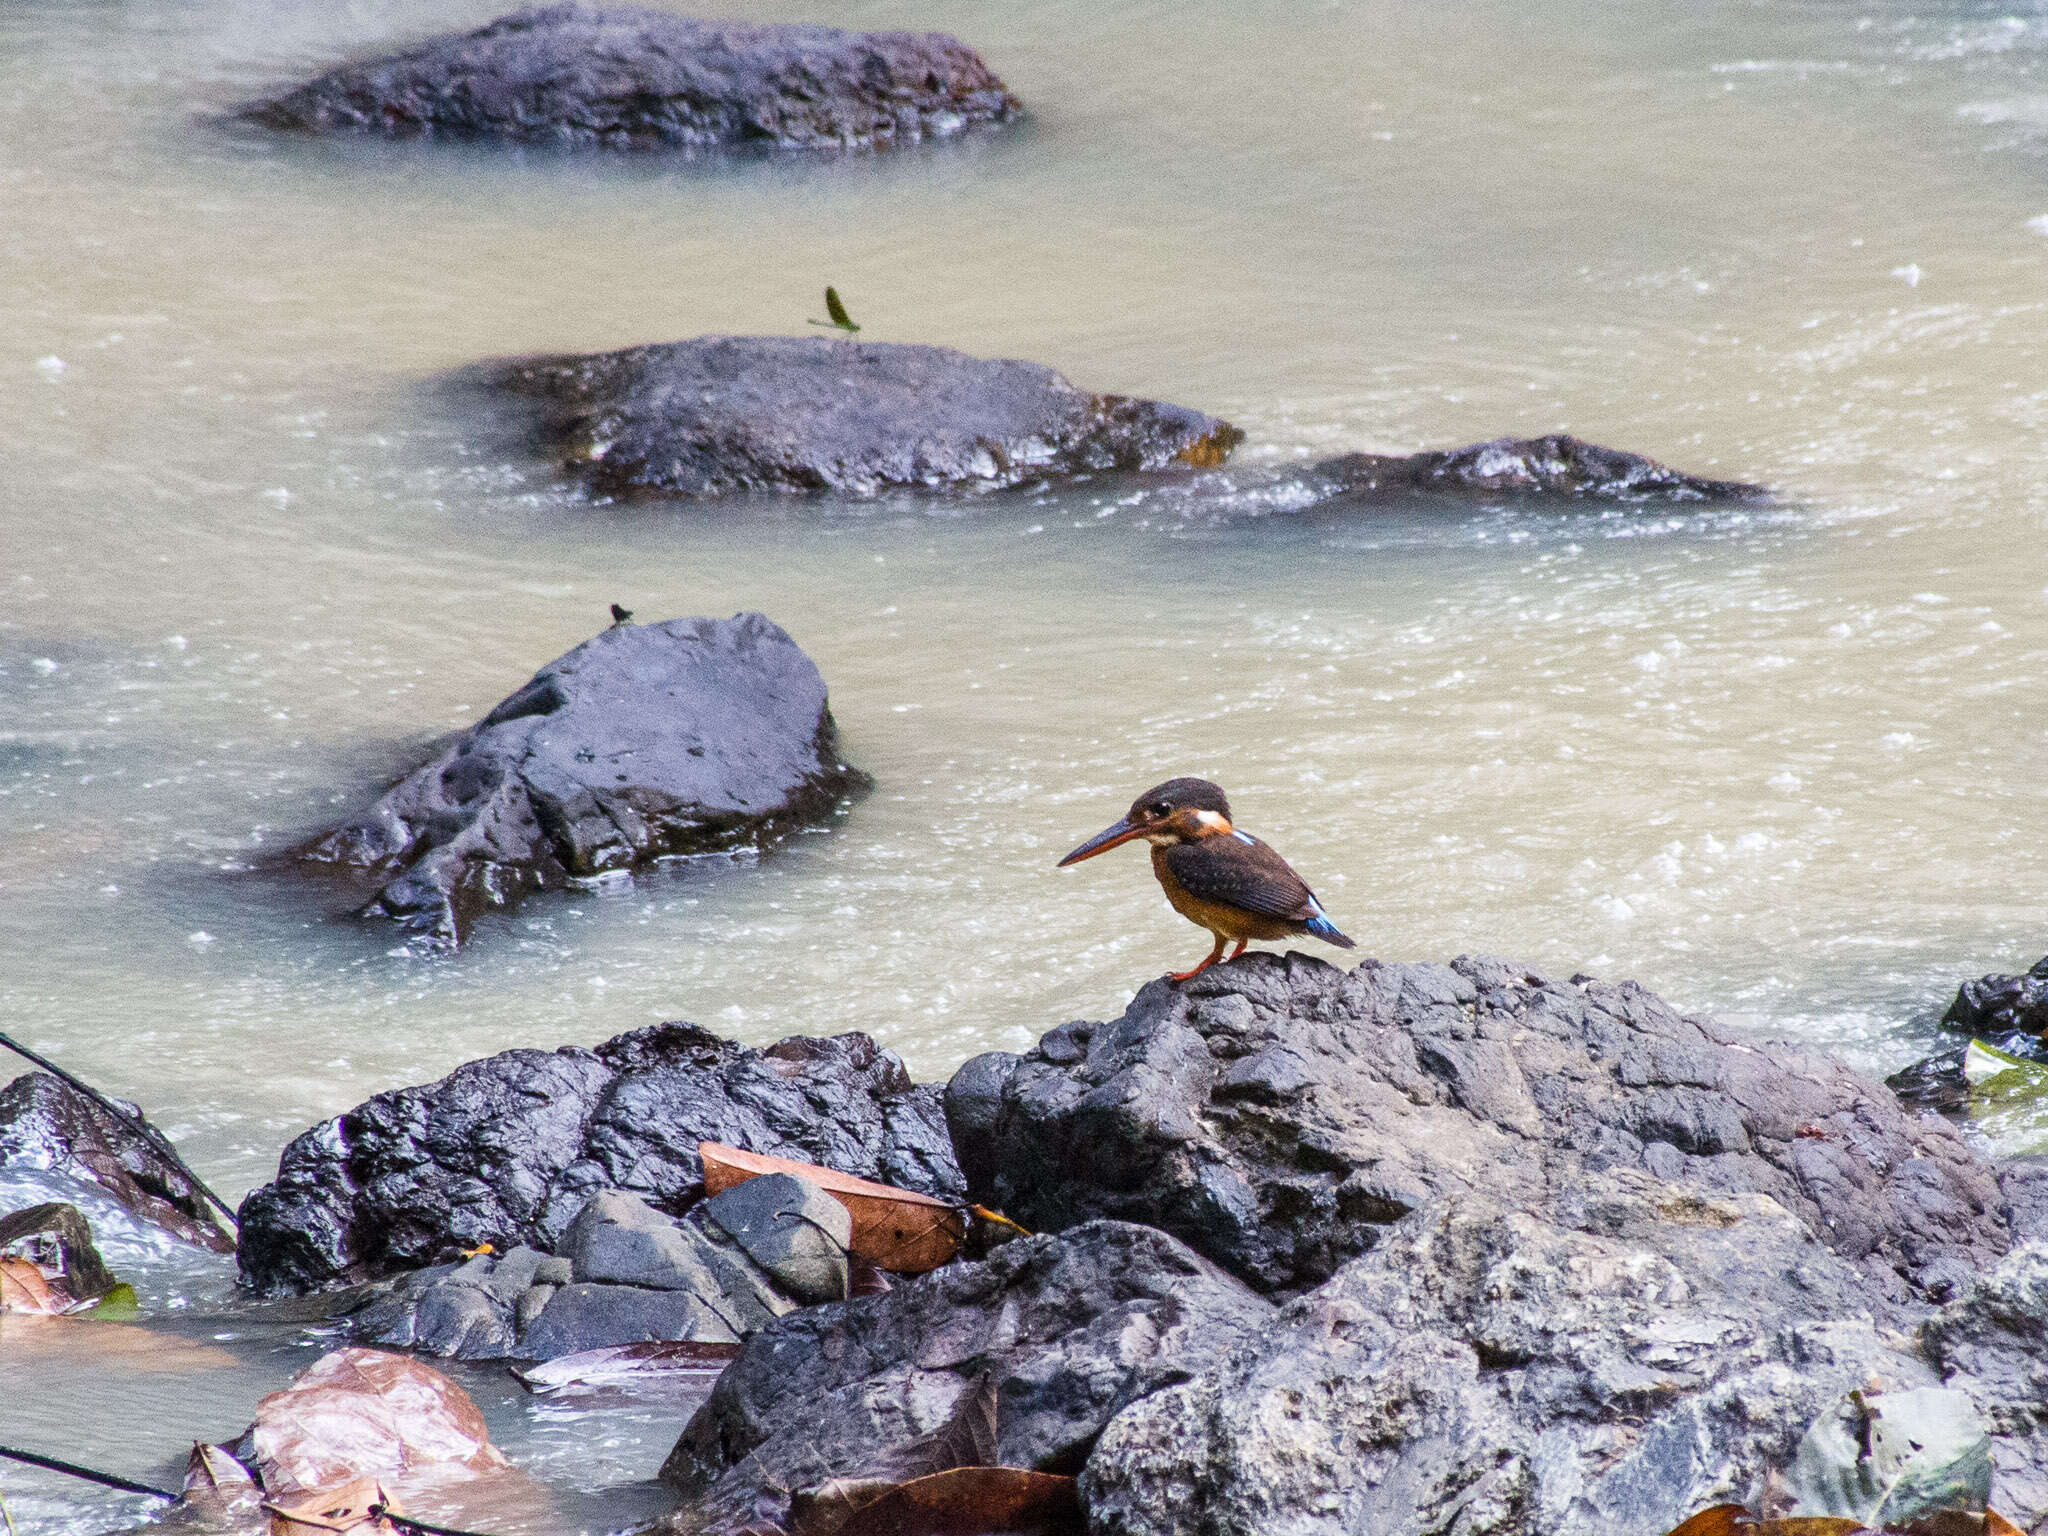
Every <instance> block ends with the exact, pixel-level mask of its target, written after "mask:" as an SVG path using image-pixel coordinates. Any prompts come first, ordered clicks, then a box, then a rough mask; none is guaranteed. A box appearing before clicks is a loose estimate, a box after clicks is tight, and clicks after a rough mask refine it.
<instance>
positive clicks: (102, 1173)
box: [0, 1072, 235, 1253]
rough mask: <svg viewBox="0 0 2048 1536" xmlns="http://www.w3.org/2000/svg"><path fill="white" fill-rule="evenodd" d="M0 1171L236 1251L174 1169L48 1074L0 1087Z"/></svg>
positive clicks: (138, 1138) (223, 1250) (28, 1075)
mask: <svg viewBox="0 0 2048 1536" xmlns="http://www.w3.org/2000/svg"><path fill="white" fill-rule="evenodd" d="M115 1102H116V1103H122V1102H124V1101H121V1100H116V1101H115ZM126 1107H127V1108H128V1109H130V1110H133V1111H134V1112H135V1113H136V1114H137V1115H138V1116H139V1115H140V1114H141V1111H140V1110H139V1109H136V1107H135V1106H134V1105H133V1104H127V1105H126ZM0 1165H4V1166H7V1167H10V1168H16V1169H26V1168H34V1169H38V1170H42V1171H47V1172H51V1173H56V1174H59V1175H61V1176H62V1177H63V1178H65V1179H67V1180H69V1181H71V1182H72V1183H77V1184H84V1185H86V1186H88V1187H91V1188H94V1189H97V1190H100V1191H103V1192H104V1193H105V1194H106V1195H107V1196H109V1197H111V1198H112V1199H113V1200H114V1201H115V1202H116V1203H117V1204H119V1205H120V1206H121V1208H122V1209H124V1210H126V1211H127V1212H128V1213H129V1214H131V1215H133V1216H135V1217H137V1218H139V1219H140V1220H142V1221H145V1222H147V1223H149V1224H150V1225H152V1226H156V1227H160V1228H162V1229H163V1230H164V1231H166V1232H169V1233H171V1234H172V1235H173V1236H176V1237H179V1238H182V1239H184V1240H185V1241H186V1242H189V1243H197V1244H199V1245H201V1246H202V1247H206V1248H211V1249H213V1250H214V1251H215V1252H217V1253H228V1252H231V1251H232V1250H233V1248H234V1246H235V1240H234V1238H232V1237H231V1236H229V1235H228V1233H227V1232H226V1231H224V1230H223V1229H222V1227H221V1224H220V1222H219V1221H218V1220H216V1219H215V1217H214V1215H213V1211H212V1208H211V1207H210V1206H208V1205H207V1203H206V1198H205V1196H203V1195H201V1194H200V1193H199V1191H198V1189H196V1188H195V1187H194V1186H193V1184H192V1181H191V1180H190V1179H188V1178H187V1177H186V1176H185V1174H184V1173H183V1172H182V1171H181V1170H180V1169H179V1168H178V1166H177V1165H176V1164H175V1163H173V1162H172V1161H171V1160H170V1159H169V1158H167V1157H165V1156H164V1155H163V1153H162V1152H160V1151H158V1150H157V1148H155V1147H154V1146H152V1145H150V1143H149V1141H148V1139H147V1138H146V1137H144V1136H142V1135H141V1134H140V1133H139V1132H137V1131H136V1129H135V1128H134V1127H133V1126H132V1125H129V1124H127V1123H126V1122H124V1121H122V1120H121V1119H119V1118H117V1117H116V1116H114V1115H110V1114H108V1113H107V1112H106V1111H105V1110H104V1109H102V1108H100V1106H99V1105H97V1104H95V1103H94V1102H93V1101H92V1100H91V1099H89V1098H87V1097H86V1096H85V1095H84V1094H82V1093H80V1092H79V1091H78V1090H77V1089H76V1088H73V1087H72V1086H71V1085H70V1084H69V1083H66V1082H64V1081H63V1080H62V1079H61V1078H57V1077H53V1076H51V1075H50V1074H49V1073H47V1072H26V1073H23V1074H22V1075H21V1076H20V1077H17V1078H15V1079H14V1080H13V1081H12V1082H10V1083H8V1084H7V1086H6V1087H5V1088H0ZM81 1193H82V1192H81Z"/></svg>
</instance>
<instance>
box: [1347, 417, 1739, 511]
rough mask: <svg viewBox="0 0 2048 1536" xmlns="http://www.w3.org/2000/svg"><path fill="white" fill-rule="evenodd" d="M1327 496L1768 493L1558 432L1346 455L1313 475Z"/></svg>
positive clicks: (1353, 500) (1372, 499)
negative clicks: (1425, 449)
mask: <svg viewBox="0 0 2048 1536" xmlns="http://www.w3.org/2000/svg"><path fill="white" fill-rule="evenodd" d="M1311 476H1312V481H1313V480H1319V481H1321V482H1323V485H1324V487H1325V488H1326V491H1327V494H1326V495H1325V496H1324V497H1323V498H1322V499H1321V500H1320V501H1318V502H1317V503H1316V504H1315V510H1317V511H1319V512H1320V511H1325V510H1329V511H1336V510H1340V509H1343V508H1346V507H1349V506H1351V505H1355V504H1371V503H1376V502H1386V501H1395V500H1404V499H1408V498H1412V497H1414V496H1417V495H1432V496H1456V497H1461V498H1465V499H1489V498H1495V497H1502V496H1551V497H1561V498H1565V499H1569V500H1575V501H1577V500H1601V501H1679V502H1684V501H1764V500H1768V499H1769V497H1770V492H1769V491H1768V490H1766V489H1765V488H1764V487H1763V486H1760V485H1746V484H1744V483H1743V482H1741V481H1739V480H1710V479H1707V478H1705V477H1703V476H1700V475H1688V474H1685V473H1684V472H1682V471H1680V470H1675V469H1670V468H1667V467H1666V466H1665V465H1662V464H1659V463H1658V462H1657V461H1656V460H1655V459H1646V458H1644V457H1643V456H1642V455H1641V454H1636V453H1624V452H1622V451H1621V450H1619V449H1615V448H1602V447H1600V446H1599V445H1598V444H1596V443H1587V442H1581V441H1580V440H1579V439H1578V438H1576V437H1572V436H1569V435H1567V434H1565V433H1562V432H1554V433H1551V434H1550V435H1549V436H1547V437H1530V438H1509V437H1500V438H1495V439H1493V440H1492V441H1491V442H1485V443H1474V444H1472V445H1471V446H1469V447H1466V448H1451V449H1439V450H1431V451H1429V452H1425V453H1411V454H1407V455H1390V454H1379V453H1347V454H1345V455H1343V456H1342V457H1341V458H1335V459H1326V460H1324V461H1323V462H1322V463H1320V464H1318V465H1317V466H1316V467H1315V469H1314V470H1313V471H1312V472H1311Z"/></svg>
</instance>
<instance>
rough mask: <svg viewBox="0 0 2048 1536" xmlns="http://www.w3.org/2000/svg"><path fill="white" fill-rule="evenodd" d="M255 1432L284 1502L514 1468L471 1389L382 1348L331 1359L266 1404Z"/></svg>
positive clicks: (266, 1470) (261, 1458)
mask: <svg viewBox="0 0 2048 1536" xmlns="http://www.w3.org/2000/svg"><path fill="white" fill-rule="evenodd" d="M250 1437H251V1440H252V1442H253V1444H254V1446H255V1458H256V1470H257V1472H258V1474H259V1475H260V1476H261V1477H262V1479H263V1486H264V1487H265V1488H267V1489H269V1490H270V1492H271V1494H272V1495H273V1496H274V1497H278V1498H292V1497H296V1496H298V1495H300V1494H302V1493H306V1492H309V1491H311V1490H314V1489H319V1488H335V1487H339V1486H341V1485H342V1484H344V1483H347V1482H349V1481H351V1480H354V1479H358V1478H365V1477H379V1478H383V1479H385V1480H386V1481H387V1482H395V1481H399V1480H402V1479H406V1478H409V1477H416V1476H421V1475H426V1476H429V1477H431V1478H433V1479H434V1480H444V1479H448V1478H459V1477H468V1476H474V1475H477V1474H479V1473H484V1472H490V1471H494V1470H496V1469H498V1468H500V1467H503V1466H505V1465H507V1463H506V1461H505V1458H504V1457H503V1456H501V1455H500V1454H499V1453H498V1451H497V1450H496V1448H495V1447H493V1446H492V1444H491V1441H490V1435H489V1432H488V1431H487V1430H486V1429H485V1427H484V1419H483V1415H482V1414H481V1413H479V1412H478V1411H477V1407H476V1404H475V1403H473V1402H471V1401H470V1399H469V1394H468V1393H466V1392H464V1391H463V1390H462V1388H460V1387H458V1386H457V1385H456V1384H455V1383H454V1382H452V1381H450V1380H449V1379H448V1378H447V1377H446V1376H444V1375H442V1374H441V1373H440V1372H439V1371H437V1370H434V1369H433V1368H432V1367H431V1366H427V1365H423V1364H421V1363H420V1362H419V1361H417V1360H413V1359H411V1358H409V1357H407V1356H405V1355H394V1354H388V1353H386V1352H384V1351H382V1350H375V1349H343V1350H337V1351H335V1352H334V1353H333V1354H331V1355H325V1356H322V1357H321V1358H320V1359H319V1360H317V1361H316V1362H314V1363H313V1364H312V1365H311V1366H309V1367H308V1368H307V1369H306V1370H305V1371H303V1372H301V1373H300V1375H299V1377H298V1379H297V1380H295V1381H294V1382H293V1383H292V1384H291V1385H290V1386H289V1387H286V1388H285V1389H284V1390H283V1391H282V1392H273V1393H271V1394H270V1396H268V1397H266V1398H264V1399H263V1400H262V1401H261V1402H260V1403H258V1404H257V1405H256V1422H255V1424H254V1426H253V1427H252V1429H251V1432H250Z"/></svg>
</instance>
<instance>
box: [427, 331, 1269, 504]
mask: <svg viewBox="0 0 2048 1536" xmlns="http://www.w3.org/2000/svg"><path fill="white" fill-rule="evenodd" d="M457 383H458V385H459V386H462V387H471V388H479V389H482V390H484V391H486V392H487V393H489V394H492V395H500V394H503V395H510V396H512V397H514V398H516V399H519V400H521V401H524V402H526V403H527V404H528V406H529V407H530V411H531V420H532V432H533V435H534V436H535V437H536V438H537V440H538V442H539V444H540V445H541V449H542V451H543V452H545V453H547V454H549V455H550V456H552V457H554V458H556V459H557V460H559V461H561V462H562V463H563V464H564V466H565V467H566V468H567V469H569V470H570V471H571V472H572V473H575V474H577V475H579V476H580V477H581V478H582V479H583V480H585V481H586V482H587V483H588V484H589V485H590V486H591V487H592V488H593V489H594V490H597V491H600V492H604V493H607V494H612V495H627V494H635V493H644V494H656V495H664V496H680V497H714V496H725V495H731V494H734V493H737V492H748V491H782V492H804V491H829V492H833V493H835V494H838V495H842V496H860V497H871V496H879V495H882V494H884V493H886V492H890V491H957V490H996V489H1001V488H1004V487H1007V486H1014V485H1019V484H1024V483H1027V482H1033V481H1038V480H1043V479H1049V478H1059V477H1062V476H1070V475H1076V474H1084V473H1093V472H1099V471H1110V470H1152V469H1164V468H1167V467H1169V466H1171V465H1175V464H1181V465H1195V466H1209V465H1215V464H1220V463H1222V462H1223V460H1224V458H1225V457H1226V456H1227V455H1228V454H1229V452H1230V450H1231V448H1232V447H1233V446H1235V445H1236V444H1237V443H1238V442H1239V441H1240V440H1241V439H1242V437H1243V435H1244V434H1243V433H1241V432H1240V431H1238V429H1237V428H1235V427H1233V426H1231V425H1230V424H1229V423H1228V422H1225V421H1219V420H1217V419H1216V418H1215V417H1213V416H1205V415H1203V414H1202V413H1201V412H1199V411H1192V410H1189V409H1187V408H1185V407H1183V406H1177V405H1162V404H1160V403H1159V402H1157V401H1152V400H1136V399H1131V398H1129V397H1126V396H1122V395H1098V394H1091V393H1089V392H1088V391H1086V390H1080V389H1076V388H1075V387H1074V386H1073V385H1071V384H1069V383H1068V382H1067V381H1066V380H1065V379H1064V378H1062V377H1061V376H1060V375H1059V374H1058V373H1055V372H1054V371H1053V370H1052V369H1050V368H1046V367H1042V366H1040V365H1039V364H1037V363H1024V362H1016V361H1011V360H1006V359H993V360H992V359H985V358H976V357H969V356H967V355H966V354H965V353H962V352H955V351H953V350H951V349H950V348H946V347H925V346H904V345H898V344H895V343H890V342H872V341H851V340H843V339H840V338H837V337H826V336H818V337H811V336H700V337H697V338H696V339H694V340H691V341H676V342H667V343H663V344H660V345H654V346H644V347H631V348H628V349H627V350H625V351H622V352H603V353H597V354H595V355H590V356H566V357H529V358H515V359H511V360H509V361H504V362H496V363H486V364H483V365H480V366H478V367H476V368H472V369H467V370H464V371H463V372H462V373H461V374H459V375H458V376H457Z"/></svg>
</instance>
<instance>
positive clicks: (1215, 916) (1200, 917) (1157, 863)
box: [1152, 843, 1302, 940]
mask: <svg viewBox="0 0 2048 1536" xmlns="http://www.w3.org/2000/svg"><path fill="white" fill-rule="evenodd" d="M1152 873H1153V874H1154V875H1156V876H1157V877H1158V879H1159V887H1160V889H1161V890H1163V891H1165V892H1166V899H1167V901H1168V902H1169V903H1170V904H1171V905H1172V907H1173V910H1174V911H1176V912H1178V913H1179V914H1180V915H1181V916H1182V917H1184V918H1186V919H1187V920H1188V921H1189V922H1191V923H1193V924H1194V925H1195V926H1196V927H1197V928H1206V929H1208V930H1209V931H1210V932H1211V933H1220V934H1222V935H1223V936H1224V937H1225V938H1226V939H1261V940H1272V939H1291V938H1293V937H1294V935H1296V934H1297V933H1300V932H1301V928H1302V925H1301V924H1300V923H1298V922H1290V921H1289V920H1288V919H1286V918H1284V917H1268V916H1267V915H1266V914H1265V913H1263V912H1247V911H1245V910H1244V909H1243V908H1242V907H1231V906H1225V905H1224V904H1223V903H1222V902H1220V901H1204V900H1203V899H1202V898H1201V897H1199V896H1196V895H1194V894H1193V893H1192V892H1190V891H1189V890H1188V888H1187V887H1186V886H1184V885H1182V884H1181V883H1180V882H1179V881H1178V880H1176V879H1174V877H1173V871H1172V870H1171V869H1169V868H1167V865H1166V850H1165V849H1164V848H1162V847H1160V846H1159V845H1158V844H1157V843H1154V844H1153V845H1152Z"/></svg>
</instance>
